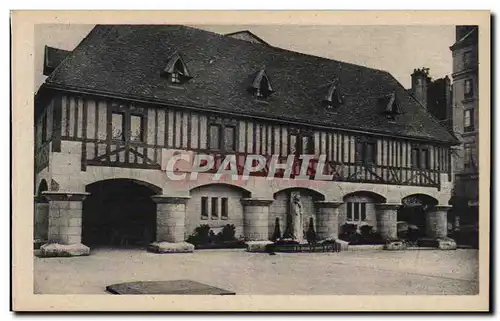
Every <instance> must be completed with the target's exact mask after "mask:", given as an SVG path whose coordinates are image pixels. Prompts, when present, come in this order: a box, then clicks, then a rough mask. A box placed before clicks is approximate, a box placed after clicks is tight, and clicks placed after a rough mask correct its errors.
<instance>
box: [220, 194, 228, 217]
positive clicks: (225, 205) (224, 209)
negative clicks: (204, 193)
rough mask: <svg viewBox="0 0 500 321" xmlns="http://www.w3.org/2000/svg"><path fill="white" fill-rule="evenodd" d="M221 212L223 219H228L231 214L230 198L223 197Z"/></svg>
mask: <svg viewBox="0 0 500 321" xmlns="http://www.w3.org/2000/svg"><path fill="white" fill-rule="evenodd" d="M220 213H221V218H222V219H227V218H228V216H229V208H228V199H227V197H223V198H222V199H221V204H220Z"/></svg>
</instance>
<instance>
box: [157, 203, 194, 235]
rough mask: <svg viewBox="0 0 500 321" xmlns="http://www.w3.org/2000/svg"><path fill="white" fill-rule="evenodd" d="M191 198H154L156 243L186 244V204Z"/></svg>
mask: <svg viewBox="0 0 500 321" xmlns="http://www.w3.org/2000/svg"><path fill="white" fill-rule="evenodd" d="M189 198H190V197H189V196H166V195H155V196H152V199H153V201H154V202H155V203H156V241H157V242H169V243H178V242H184V232H185V231H184V230H185V219H186V202H187V201H188V199H189Z"/></svg>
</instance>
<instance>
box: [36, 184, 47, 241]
mask: <svg viewBox="0 0 500 321" xmlns="http://www.w3.org/2000/svg"><path fill="white" fill-rule="evenodd" d="M48 190H49V186H48V184H47V181H46V180H45V179H42V181H41V182H40V184H38V189H37V191H36V196H37V198H36V201H35V211H34V213H33V214H34V216H33V223H34V226H33V238H34V240H35V245H36V244H38V243H40V244H41V243H43V242H45V241H47V239H48V231H49V204H48V201H47V200H46V199H45V198H44V197H42V193H43V192H45V191H48Z"/></svg>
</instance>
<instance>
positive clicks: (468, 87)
mask: <svg viewBox="0 0 500 321" xmlns="http://www.w3.org/2000/svg"><path fill="white" fill-rule="evenodd" d="M473 96H474V88H473V87H472V79H466V80H465V81H464V98H471V97H473Z"/></svg>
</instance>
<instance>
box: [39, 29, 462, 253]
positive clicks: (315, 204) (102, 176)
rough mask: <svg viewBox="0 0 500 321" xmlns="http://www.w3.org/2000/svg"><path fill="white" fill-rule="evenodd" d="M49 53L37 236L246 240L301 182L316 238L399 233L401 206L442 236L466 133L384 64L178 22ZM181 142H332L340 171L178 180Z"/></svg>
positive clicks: (282, 147)
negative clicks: (460, 136) (442, 119)
mask: <svg viewBox="0 0 500 321" xmlns="http://www.w3.org/2000/svg"><path fill="white" fill-rule="evenodd" d="M45 56H46V57H45V62H44V64H45V65H44V72H45V73H46V75H47V76H48V78H47V79H46V81H45V82H44V84H43V85H42V86H41V88H40V89H39V91H38V93H37V95H36V97H35V128H36V135H35V180H36V181H35V195H36V196H35V200H36V203H35V208H36V211H35V212H36V218H35V233H36V238H38V239H46V240H48V241H49V242H57V243H60V244H62V245H68V246H72V247H74V248H81V249H83V250H82V253H88V251H87V250H86V249H88V248H87V247H86V246H90V247H92V246H97V245H99V244H106V243H109V242H110V239H112V238H113V237H114V235H115V234H116V231H118V232H117V233H118V234H120V235H119V236H117V237H120V238H121V239H123V238H129V240H137V239H142V240H144V241H146V242H151V241H155V240H156V241H168V242H181V241H183V240H185V239H186V238H187V237H188V236H189V235H190V234H191V233H192V232H193V231H194V229H195V228H196V227H197V226H199V225H200V224H208V225H210V227H212V228H214V229H216V228H218V227H221V226H224V225H226V224H228V223H230V224H234V225H235V226H236V233H237V235H238V236H241V237H243V238H245V239H246V240H267V239H269V238H270V237H271V235H272V233H273V230H274V228H275V222H276V218H278V222H280V224H283V225H284V224H285V221H286V215H287V213H288V211H289V204H290V195H291V194H292V193H300V195H301V200H302V203H303V212H304V216H305V217H306V219H304V221H305V222H306V223H305V224H308V222H309V218H313V222H314V224H315V228H316V231H317V235H318V237H319V238H321V239H327V238H337V236H338V233H339V232H340V228H341V226H342V225H343V224H344V223H346V222H348V223H353V224H357V225H359V226H361V225H370V226H373V227H374V229H375V230H377V231H378V232H379V233H380V234H382V236H383V237H384V238H386V239H393V238H396V237H397V222H398V220H405V221H412V220H413V221H414V222H415V224H417V225H419V226H420V227H421V228H422V229H423V230H424V231H425V233H426V234H427V236H428V237H430V238H438V237H443V236H446V231H447V218H446V211H447V209H448V201H449V199H450V196H451V188H452V185H453V182H452V180H453V169H452V168H451V165H450V164H451V163H452V162H451V160H450V147H451V146H452V145H454V144H456V143H457V140H456V139H455V138H454V137H453V136H452V135H450V133H449V132H448V131H447V130H446V129H445V128H444V127H443V126H441V125H440V124H439V122H438V121H436V120H435V119H434V118H433V117H432V116H430V115H429V113H428V112H426V110H425V108H423V107H422V105H421V104H420V103H419V102H418V101H417V100H415V98H413V97H412V96H411V95H409V94H408V92H407V91H406V90H405V88H404V87H403V86H402V85H401V84H400V83H398V81H397V80H396V79H395V78H394V77H393V76H391V74H389V73H388V72H386V71H381V70H376V69H371V68H367V67H363V66H358V65H354V64H349V63H344V62H340V61H335V60H330V59H326V58H321V57H315V56H311V55H305V54H301V53H297V52H293V51H288V50H284V49H281V48H276V47H273V46H272V45H270V44H267V43H265V42H263V41H261V39H259V38H258V37H252V35H251V34H250V33H244V34H243V35H242V34H241V33H236V34H232V35H219V34H215V33H212V32H208V31H204V30H200V29H195V28H191V27H185V26H147V25H141V26H139V25H136V26H130V25H121V26H111V25H98V26H96V27H95V28H94V29H93V30H92V31H91V32H90V33H89V35H88V36H87V37H86V38H85V39H84V40H83V41H82V42H81V43H80V44H79V45H78V46H77V47H76V48H75V49H74V50H73V51H71V52H65V51H61V50H57V49H54V48H48V47H47V48H46V52H45ZM175 151H185V152H189V153H198V154H210V155H214V156H215V157H216V159H217V160H220V159H222V158H223V157H224V155H228V154H234V155H236V157H237V158H238V160H239V161H238V162H239V163H238V164H241V162H242V161H243V160H244V159H245V157H246V156H247V155H250V154H259V155H264V156H267V157H270V156H271V155H279V156H280V158H282V159H284V160H285V159H286V158H287V156H288V155H291V154H296V155H299V154H310V155H314V157H315V158H319V156H320V155H326V164H327V166H325V172H327V173H328V174H331V175H333V178H332V179H329V180H313V179H311V180H295V179H281V178H280V177H279V174H277V175H276V178H275V179H273V180H269V179H267V178H266V177H265V176H267V172H266V169H263V170H262V171H261V172H258V173H252V175H251V176H250V178H249V179H248V180H246V181H242V180H238V181H232V180H228V179H223V180H220V181H214V180H211V179H210V178H211V177H213V175H214V173H200V174H199V176H198V177H199V179H197V180H194V181H190V180H183V181H173V180H171V179H169V178H168V176H167V175H166V173H165V168H164V161H165V159H166V158H168V155H172V153H173V152H175ZM216 164H218V163H217V161H216ZM216 167H217V165H216ZM215 169H216V168H215ZM297 174H298V173H297V172H295V170H294V172H293V173H292V176H294V175H297ZM284 228H285V227H284V226H281V230H284ZM83 244H85V245H83ZM86 251H87V252H86Z"/></svg>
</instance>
